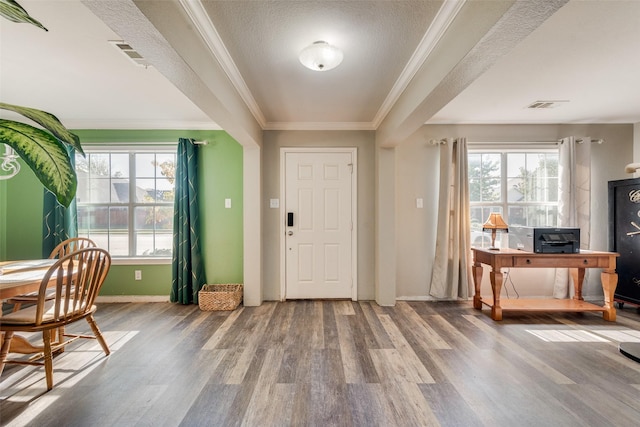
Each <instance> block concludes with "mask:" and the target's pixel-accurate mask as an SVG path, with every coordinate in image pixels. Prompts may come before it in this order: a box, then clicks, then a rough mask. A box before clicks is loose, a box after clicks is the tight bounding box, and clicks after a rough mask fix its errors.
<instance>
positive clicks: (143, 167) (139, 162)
mask: <svg viewBox="0 0 640 427" xmlns="http://www.w3.org/2000/svg"><path fill="white" fill-rule="evenodd" d="M155 160H156V155H155V154H153V153H137V154H136V176H137V177H142V178H155V176H156V167H155V165H154V164H155Z"/></svg>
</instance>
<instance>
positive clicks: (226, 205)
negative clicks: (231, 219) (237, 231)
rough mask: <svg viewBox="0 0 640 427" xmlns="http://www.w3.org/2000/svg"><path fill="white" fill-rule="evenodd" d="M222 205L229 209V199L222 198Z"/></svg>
mask: <svg viewBox="0 0 640 427" xmlns="http://www.w3.org/2000/svg"><path fill="white" fill-rule="evenodd" d="M224 207H225V208H227V209H231V199H224Z"/></svg>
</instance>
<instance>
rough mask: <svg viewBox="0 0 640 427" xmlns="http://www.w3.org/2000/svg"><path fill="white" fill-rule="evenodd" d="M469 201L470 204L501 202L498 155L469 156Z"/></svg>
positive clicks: (499, 161)
mask: <svg viewBox="0 0 640 427" xmlns="http://www.w3.org/2000/svg"><path fill="white" fill-rule="evenodd" d="M468 159H469V160H468V168H469V172H468V173H469V194H470V198H469V200H470V201H472V202H487V201H489V202H496V201H500V200H501V197H502V196H501V190H500V182H501V179H500V173H501V171H500V168H501V166H500V164H501V160H500V154H496V153H482V154H470V155H469V157H468Z"/></svg>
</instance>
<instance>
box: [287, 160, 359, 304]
mask: <svg viewBox="0 0 640 427" xmlns="http://www.w3.org/2000/svg"><path fill="white" fill-rule="evenodd" d="M283 150H285V151H284V152H283V155H284V175H285V176H284V180H283V182H284V186H285V189H284V194H285V200H284V210H283V213H284V245H283V246H284V251H285V255H284V259H285V284H284V286H285V298H287V299H300V298H351V299H354V300H355V299H356V298H357V293H356V289H355V286H356V284H355V280H354V277H355V271H354V270H355V267H354V265H353V260H354V253H355V250H354V249H355V248H354V244H355V243H354V241H355V239H354V236H355V231H354V228H355V225H354V220H355V203H354V192H355V173H354V171H355V157H356V152H355V149H348V150H339V149H335V148H334V149H331V148H328V149H318V150H314V151H309V150H304V151H295V149H283ZM288 150H293V151H288Z"/></svg>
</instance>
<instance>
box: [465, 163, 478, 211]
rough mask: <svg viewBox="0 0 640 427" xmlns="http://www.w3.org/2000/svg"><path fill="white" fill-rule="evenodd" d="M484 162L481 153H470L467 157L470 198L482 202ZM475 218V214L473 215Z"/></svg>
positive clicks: (472, 200)
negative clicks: (481, 183) (481, 181)
mask: <svg viewBox="0 0 640 427" xmlns="http://www.w3.org/2000/svg"><path fill="white" fill-rule="evenodd" d="M481 166H482V163H481V155H480V154H469V155H468V157H467V170H468V174H469V200H470V201H471V202H481V201H482V198H481V197H480V191H481V189H480V188H481V187H480V177H481V176H482V168H481ZM472 218H473V216H472Z"/></svg>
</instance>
